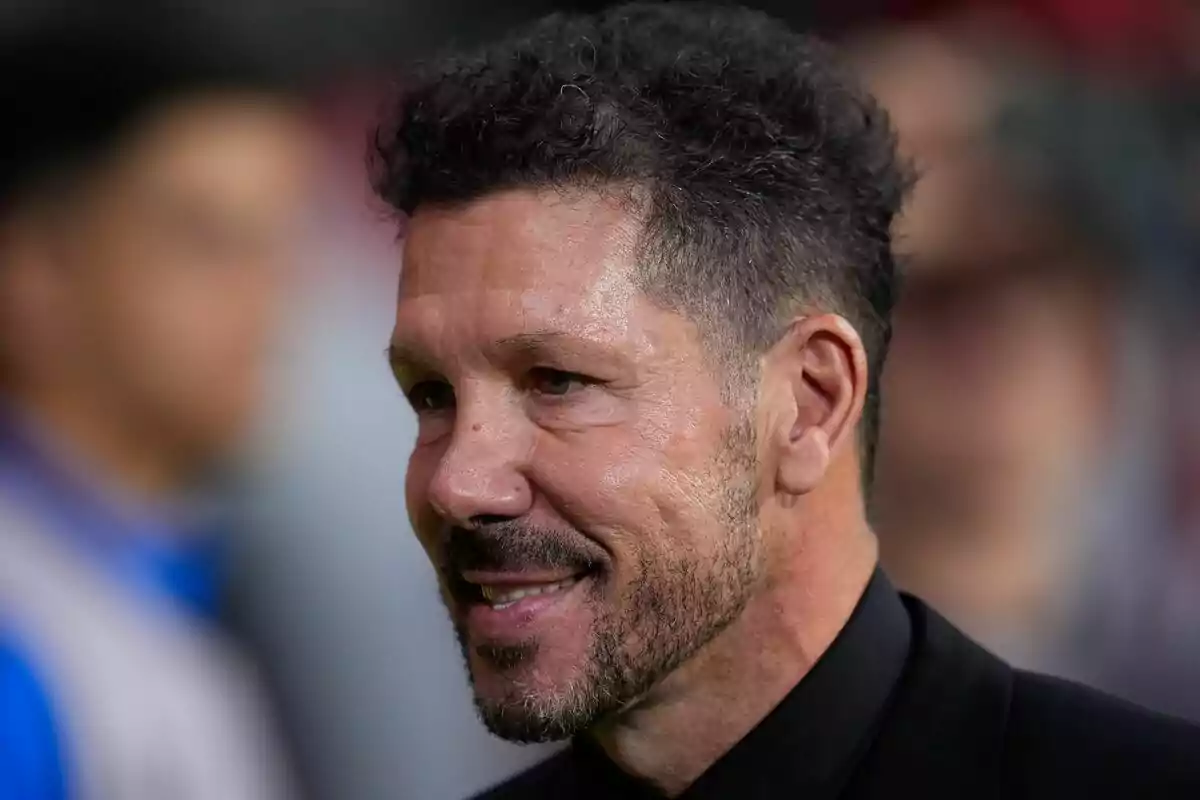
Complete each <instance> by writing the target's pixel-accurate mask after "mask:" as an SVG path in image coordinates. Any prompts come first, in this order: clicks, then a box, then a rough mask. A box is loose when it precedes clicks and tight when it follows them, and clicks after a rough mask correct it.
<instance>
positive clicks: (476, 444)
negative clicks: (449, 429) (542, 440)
mask: <svg viewBox="0 0 1200 800" xmlns="http://www.w3.org/2000/svg"><path fill="white" fill-rule="evenodd" d="M463 411H464V409H463V407H462V406H461V405H460V407H459V418H458V420H457V423H456V425H455V431H454V434H453V438H452V440H451V442H450V444H449V446H448V447H447V448H446V451H445V453H444V454H443V455H442V458H441V461H440V462H439V463H438V465H437V468H436V469H435V471H434V474H433V477H432V480H431V481H430V483H429V503H430V505H431V506H433V508H434V510H436V511H437V512H438V514H440V515H441V516H442V517H443V518H444V519H445V520H447V521H448V522H451V523H453V524H456V525H459V526H462V527H471V526H472V524H473V522H472V520H475V519H478V518H480V517H503V518H513V517H520V516H522V515H524V514H525V513H526V512H527V511H529V507H530V505H531V503H532V502H533V492H532V490H531V488H530V486H529V481H528V479H527V478H526V476H525V473H524V471H523V467H524V465H525V463H526V461H527V459H528V453H529V447H528V444H527V441H526V438H527V437H526V436H525V434H523V432H522V431H521V429H520V423H519V421H517V420H508V419H505V418H503V417H501V416H499V415H495V414H489V415H487V417H486V418H484V415H482V414H476V415H473V419H468V418H467V416H466V415H464V414H463Z"/></svg>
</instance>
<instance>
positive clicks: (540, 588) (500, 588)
mask: <svg viewBox="0 0 1200 800" xmlns="http://www.w3.org/2000/svg"><path fill="white" fill-rule="evenodd" d="M584 577H585V576H584V575H582V574H580V575H572V576H571V577H569V578H565V579H563V580H561V581H555V582H554V583H537V584H526V585H519V584H507V585H496V584H479V592H480V594H481V595H483V600H484V602H486V603H487V604H488V605H490V606H491V607H492V608H494V609H496V610H500V609H503V608H508V607H509V606H511V605H514V604H515V603H517V601H519V600H523V599H525V598H526V597H536V596H538V595H546V594H554V593H555V592H562V591H565V590H567V589H570V588H571V587H572V586H574V585H575V584H577V583H579V582H580V581H581V580H583V578H584Z"/></svg>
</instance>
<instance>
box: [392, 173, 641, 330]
mask: <svg viewBox="0 0 1200 800" xmlns="http://www.w3.org/2000/svg"><path fill="white" fill-rule="evenodd" d="M639 225H640V223H639V221H638V220H637V218H636V217H635V216H634V215H633V214H632V213H630V212H629V210H628V209H627V207H625V206H624V205H623V204H622V203H620V202H619V201H617V200H612V199H608V198H605V197H602V196H600V195H597V194H591V193H586V194H585V193H574V194H564V193H561V192H555V191H532V190H517V191H509V192H504V193H498V194H495V195H491V196H488V197H485V198H483V199H481V200H478V201H475V202H472V203H470V204H467V205H465V206H461V207H454V208H448V209H447V208H438V209H422V210H418V212H417V214H416V215H415V216H414V217H413V219H412V221H411V224H410V225H409V231H408V236H407V238H406V240H405V247H404V268H403V271H402V274H401V279H400V295H399V313H398V315H397V331H396V338H397V339H400V340H404V339H407V338H413V337H421V338H424V337H425V336H427V335H429V334H431V333H433V329H438V330H442V331H446V332H447V333H448V332H450V330H452V329H453V330H460V331H461V330H464V329H465V328H468V327H469V328H470V329H471V330H472V331H475V332H478V333H479V335H481V336H487V337H491V338H502V337H505V336H509V335H513V334H516V333H522V332H529V331H530V330H532V329H535V328H536V329H545V330H552V331H553V332H555V333H566V334H575V335H580V336H586V337H588V338H625V337H627V336H628V335H629V334H631V333H632V332H633V331H632V330H631V327H634V328H646V327H647V326H648V325H649V324H650V323H651V322H652V321H653V318H654V317H655V316H656V315H662V314H664V313H665V312H657V310H656V309H653V308H651V306H650V304H649V302H648V301H647V300H646V299H645V298H644V296H643V295H642V294H641V292H639V291H638V290H637V289H636V287H635V285H634V282H633V277H634V276H633V270H634V268H635V260H636V242H637V235H638V231H639Z"/></svg>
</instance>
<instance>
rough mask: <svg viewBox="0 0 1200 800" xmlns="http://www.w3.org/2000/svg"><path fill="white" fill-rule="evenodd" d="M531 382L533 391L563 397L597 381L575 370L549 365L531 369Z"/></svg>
mask: <svg viewBox="0 0 1200 800" xmlns="http://www.w3.org/2000/svg"><path fill="white" fill-rule="evenodd" d="M529 382H530V386H531V388H532V389H533V391H535V392H537V393H538V394H544V395H548V396H550V397H563V396H565V395H568V394H570V393H571V392H573V391H576V390H578V389H580V388H582V387H584V386H587V385H589V384H592V383H595V381H593V380H591V379H589V378H587V377H585V376H583V375H580V374H578V373H575V372H565V371H563V370H559V369H551V368H549V367H537V368H536V369H533V370H530V372H529Z"/></svg>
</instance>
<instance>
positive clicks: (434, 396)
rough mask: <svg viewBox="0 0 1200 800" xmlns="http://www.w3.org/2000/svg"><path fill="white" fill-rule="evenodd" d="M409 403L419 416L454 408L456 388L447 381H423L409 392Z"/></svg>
mask: <svg viewBox="0 0 1200 800" xmlns="http://www.w3.org/2000/svg"><path fill="white" fill-rule="evenodd" d="M408 402H410V403H412V407H413V409H414V410H415V411H416V412H417V413H418V414H424V413H431V412H437V411H445V410H446V409H450V408H454V387H453V386H451V385H450V384H448V383H446V382H445V381H421V382H420V383H418V384H416V385H415V386H413V387H412V388H411V389H409V390H408Z"/></svg>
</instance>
